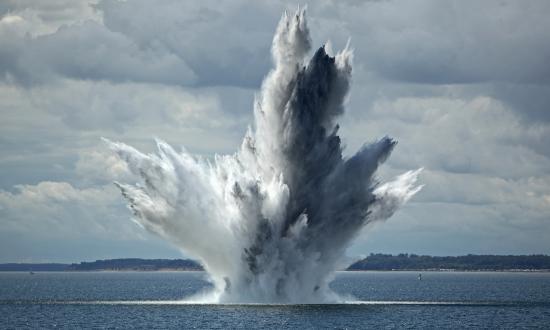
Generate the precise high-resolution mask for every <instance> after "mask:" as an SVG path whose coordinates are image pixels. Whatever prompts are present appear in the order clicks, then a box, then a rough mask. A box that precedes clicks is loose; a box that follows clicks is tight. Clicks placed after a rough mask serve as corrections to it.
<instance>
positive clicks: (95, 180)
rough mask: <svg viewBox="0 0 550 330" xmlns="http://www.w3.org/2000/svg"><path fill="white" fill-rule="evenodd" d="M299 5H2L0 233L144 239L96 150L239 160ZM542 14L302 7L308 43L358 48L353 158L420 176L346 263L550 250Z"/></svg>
mask: <svg viewBox="0 0 550 330" xmlns="http://www.w3.org/2000/svg"><path fill="white" fill-rule="evenodd" d="M295 7H296V5H295V4H294V3H290V2H285V1H275V2H270V3H263V2H262V3H259V2H252V1H244V0H242V1H234V2H231V3H229V2H226V3H219V2H218V1H203V2H201V3H195V2H182V1H176V0H164V1H157V2H152V1H147V0H134V1H114V0H113V1H111V0H105V1H99V2H96V1H85V0H83V1H72V0H54V1H42V2H37V1H31V0H23V1H18V0H17V1H16V0H8V1H4V2H1V3H0V44H1V45H2V47H0V80H1V81H3V82H2V83H0V130H1V131H2V134H1V136H0V154H1V157H0V171H1V172H2V173H7V174H8V175H3V176H1V177H0V189H2V190H0V205H1V207H2V209H1V210H0V213H2V218H1V220H0V221H2V225H3V229H2V230H1V231H0V234H1V235H4V237H5V238H7V237H8V236H10V237H15V236H12V235H10V234H8V233H15V231H17V233H19V234H20V235H22V236H21V237H23V238H21V240H22V241H25V237H27V241H26V242H28V241H29V238H28V237H35V238H36V237H38V236H44V237H49V236H56V235H57V237H59V236H61V234H59V233H58V231H59V229H60V228H61V229H62V230H61V231H59V232H62V233H65V234H66V235H68V236H70V235H79V237H81V238H82V239H84V238H86V237H88V238H93V240H95V239H98V240H101V239H102V238H103V242H105V241H110V242H111V244H114V243H113V242H114V241H115V240H114V239H113V237H115V236H116V234H115V232H120V233H122V232H124V231H126V230H128V233H130V234H128V235H134V234H135V233H136V232H137V233H140V231H139V230H138V229H136V228H134V227H135V226H134V225H133V224H131V223H130V222H129V221H128V219H129V218H130V214H129V212H128V211H127V210H125V209H124V206H123V205H122V201H121V199H120V198H119V196H118V195H117V194H116V193H115V192H114V190H113V188H112V186H111V184H110V183H109V182H110V181H112V180H113V179H115V178H118V179H119V180H124V179H125V178H127V174H126V170H125V168H124V167H123V165H121V164H119V163H118V162H117V160H116V159H115V158H113V156H112V155H109V154H108V153H106V150H105V149H103V145H102V143H101V142H100V137H102V136H104V137H107V138H110V139H112V140H120V141H124V142H127V143H129V144H132V145H134V146H136V147H138V148H139V149H141V150H151V149H152V148H153V146H154V144H153V143H152V137H153V136H157V137H159V138H161V139H163V140H166V141H168V142H170V143H171V144H172V145H175V146H179V145H183V146H185V147H186V148H188V150H190V151H191V152H194V153H199V154H203V155H207V156H210V155H212V154H214V153H216V152H218V153H231V152H233V151H234V150H235V149H236V148H237V147H238V145H239V144H240V140H241V138H242V136H243V134H244V131H245V128H246V125H247V124H248V123H249V122H250V118H251V112H252V102H253V94H254V91H255V90H256V89H257V88H258V87H259V84H260V81H261V79H262V77H263V76H265V74H266V73H267V70H268V69H269V66H270V59H269V55H268V52H269V47H270V45H271V44H270V42H271V36H272V33H273V31H274V29H275V25H276V21H277V20H278V18H279V17H280V15H281V12H282V10H283V9H284V8H288V9H294V8H295ZM547 7H548V3H547V2H544V1H533V2H529V4H525V3H523V2H520V1H487V2H483V3H479V2H468V1H466V2H465V1H460V2H458V1H457V2H450V3H446V4H442V3H440V2H437V1H413V2H397V1H365V2H363V1H338V2H333V1H319V2H315V3H312V4H310V6H309V9H308V11H309V13H310V14H309V19H310V27H311V30H312V33H313V39H314V44H318V45H319V46H320V44H321V43H322V42H324V41H325V40H327V39H331V40H332V42H333V44H334V45H335V47H334V48H335V49H338V48H340V47H341V46H343V44H344V43H345V42H346V40H347V38H348V37H351V38H352V45H353V47H354V48H355V51H356V53H355V54H356V56H355V65H354V84H353V85H352V90H351V97H350V103H349V109H348V111H347V113H346V114H345V115H344V117H343V118H342V120H341V121H342V128H341V130H340V131H341V134H342V135H343V136H344V139H345V141H346V143H347V144H348V146H349V151H348V152H351V151H353V150H354V149H356V148H357V147H359V145H360V143H362V142H363V141H365V140H373V139H375V138H378V137H380V136H383V135H385V134H388V135H390V136H393V137H395V138H397V139H398V140H399V144H398V146H397V148H396V150H395V152H394V154H393V155H392V157H390V160H389V162H388V165H389V166H386V167H383V171H382V173H381V176H383V177H389V176H391V175H393V174H395V173H397V172H400V171H401V170H402V169H410V168H415V167H421V166H423V167H425V168H426V170H425V171H424V174H423V176H422V180H424V183H426V187H425V188H424V190H423V191H422V192H421V193H420V194H419V195H418V196H416V197H415V199H413V203H412V204H411V205H410V207H408V208H406V209H404V210H402V212H401V213H399V214H398V215H397V216H396V217H395V218H394V219H391V220H390V221H389V222H388V223H386V224H384V225H383V226H380V227H377V228H375V231H374V232H373V234H372V235H370V236H369V237H371V238H372V241H367V243H365V242H362V243H359V244H358V245H356V247H355V249H356V250H360V249H363V251H362V252H361V253H364V252H370V251H372V250H375V251H389V250H391V249H394V250H392V252H409V250H412V249H414V247H419V249H423V250H422V251H423V252H424V253H438V252H441V251H443V252H445V253H458V252H471V253H476V251H479V252H490V253H494V252H503V251H505V252H506V253H514V251H521V252H529V251H533V252H541V251H542V252H548V251H550V250H549V249H550V246H549V245H548V243H547V242H545V241H544V239H542V238H541V237H544V236H545V235H546V237H547V236H548V235H549V234H550V233H549V232H548V229H547V228H548V226H547V225H546V221H547V219H548V218H549V206H548V203H549V201H550V190H549V188H548V187H549V186H550V182H549V175H550V173H549V169H550V151H549V149H548V144H549V143H550V124H549V121H548V119H549V118H550V116H549V113H550V112H548V111H547V110H548V104H549V100H550V99H549V98H548V95H550V93H549V90H550V87H549V86H550V85H549V83H550V72H549V71H548V65H547V63H546V62H547V58H548V55H549V54H550V43H549V42H548V40H549V39H548V38H547V31H548V29H549V27H550V26H549V25H548V22H547V21H548V20H547V17H546V15H545V14H546V12H547V10H546V9H547ZM243 86H244V87H243ZM128 179H129V180H131V178H128ZM100 195H104V196H100ZM117 226H118V227H117ZM127 226H128V227H127ZM8 229H9V230H8ZM455 234H456V235H455ZM113 235H114V236H113ZM377 235H378V236H377ZM484 235H485V236H488V237H489V238H488V239H487V240H485V241H484V239H485V238H484V237H483V236H484ZM415 237H416V238H415ZM371 242H372V243H371ZM464 242H466V243H464ZM5 244H7V243H5ZM14 244H15V243H14ZM48 244H49V243H48ZM52 244H53V243H52ZM55 244H57V245H58V246H62V243H61V242H57V243H55ZM55 244H54V245H55ZM90 244H92V245H90V246H94V245H93V244H94V243H90ZM465 244H466V245H468V246H469V247H471V251H466V250H467V249H466V248H465V247H464V246H463V245H465ZM57 245H56V246H57ZM107 245H108V244H107ZM134 247H135V246H134ZM19 248H21V247H18V249H19ZM126 248H127V249H128V251H129V250H131V249H130V248H128V247H126ZM440 248H441V250H440ZM21 249H22V250H21V251H24V248H21ZM364 249H368V251H364ZM398 249H401V250H398ZM476 249H477V250H476ZM514 249H515V250H514ZM56 251H58V250H56ZM35 252H36V251H35ZM35 252H33V253H35ZM410 252H414V251H410ZM443 252H441V253H443ZM21 253H23V252H21ZM75 253H76V252H75ZM441 253H439V254H441ZM503 253H504V252H503ZM443 254H444V253H443ZM0 257H1V255H0Z"/></svg>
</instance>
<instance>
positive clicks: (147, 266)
mask: <svg viewBox="0 0 550 330" xmlns="http://www.w3.org/2000/svg"><path fill="white" fill-rule="evenodd" d="M163 269H164V270H202V267H201V265H200V264H199V263H198V262H196V261H194V260H191V259H138V258H128V259H110V260H96V261H92V262H81V263H79V264H71V265H70V266H69V267H68V268H67V270H76V271H89V270H163Z"/></svg>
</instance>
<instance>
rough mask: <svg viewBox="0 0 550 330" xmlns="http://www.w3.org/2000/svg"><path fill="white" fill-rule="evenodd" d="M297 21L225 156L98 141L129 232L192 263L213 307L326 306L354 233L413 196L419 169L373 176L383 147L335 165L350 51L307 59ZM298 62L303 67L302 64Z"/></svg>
mask: <svg viewBox="0 0 550 330" xmlns="http://www.w3.org/2000/svg"><path fill="white" fill-rule="evenodd" d="M304 14H305V13H304V11H303V10H301V11H298V12H297V13H296V14H295V15H286V14H285V15H283V17H282V19H281V21H280V22H279V25H278V27H277V31H276V33H275V37H274V39H273V45H272V56H273V62H274V68H273V70H272V71H271V72H269V74H268V75H267V77H266V78H265V80H264V82H263V84H262V88H261V91H260V93H259V95H258V96H257V97H256V100H255V103H254V125H253V126H252V127H250V128H249V129H248V131H247V133H246V135H245V137H244V140H243V142H242V145H241V147H240V149H239V150H238V151H237V152H236V153H235V154H233V155H224V156H216V157H215V159H214V160H213V161H208V160H206V159H202V158H199V157H195V156H192V155H190V154H189V153H188V152H186V151H185V150H183V151H181V152H177V151H175V150H174V149H173V148H172V147H171V146H169V145H168V144H166V143H164V142H162V141H157V146H158V152H157V153H156V154H143V153H141V152H139V151H138V150H136V149H134V148H132V147H130V146H128V145H125V144H123V143H116V142H110V141H107V143H108V144H109V146H110V147H111V148H112V150H114V151H115V152H116V153H117V154H118V155H119V156H120V158H121V159H122V160H124V161H125V162H126V163H127V164H128V167H129V169H130V170H131V171H132V172H133V173H135V174H136V175H139V176H140V177H141V183H139V184H136V185H129V184H124V183H116V184H117V186H118V187H119V188H120V189H121V191H122V194H123V195H124V197H125V198H126V199H127V200H128V202H129V207H130V208H131V209H132V211H133V212H134V215H135V221H136V222H138V223H139V224H140V225H141V226H143V227H144V228H145V229H146V230H148V231H150V232H152V233H155V234H157V235H159V236H161V237H163V238H165V239H167V240H169V241H170V242H172V243H173V244H175V245H176V246H178V247H179V248H181V249H182V250H183V251H185V252H186V254H188V255H190V256H192V257H194V258H196V259H198V260H200V261H201V263H202V264H203V266H204V267H205V269H206V271H207V272H208V273H209V274H210V276H211V280H212V282H213V283H214V286H215V290H214V292H212V293H211V294H210V295H209V296H208V298H207V299H208V300H210V301H213V302H241V303H242V302H257V303H310V302H315V303H319V302H338V301H341V299H340V298H339V297H338V296H337V295H336V294H335V293H333V292H332V291H331V290H330V288H329V286H328V284H329V282H330V281H331V280H332V278H333V272H334V271H335V270H336V269H339V268H343V267H345V266H346V265H345V264H344V263H343V262H344V255H345V251H346V249H347V247H348V246H349V245H350V244H351V243H352V241H353V239H354V238H355V237H356V236H357V235H358V234H359V233H360V231H361V229H362V228H363V227H364V226H365V225H367V224H369V223H373V222H377V221H383V220H385V219H387V218H389V217H390V216H392V215H393V213H394V212H395V211H396V210H397V209H398V208H399V207H400V206H401V205H402V204H403V203H405V202H406V201H407V200H408V199H410V198H411V197H412V196H413V195H414V194H415V193H416V192H418V191H419V190H420V188H421V187H420V186H415V181H416V179H417V175H418V173H419V170H416V171H410V172H407V173H404V174H403V175H401V176H399V177H397V178H395V179H394V180H393V181H390V182H387V183H379V182H377V180H376V179H375V177H374V174H375V171H376V170H377V168H378V166H379V165H380V164H381V163H383V162H384V161H385V160H386V159H387V157H388V156H389V155H390V153H391V151H392V150H393V148H394V147H395V144H396V141H394V140H392V139H391V138H389V137H383V138H381V139H380V140H379V141H378V142H375V143H373V144H367V145H364V146H363V147H362V148H361V149H360V150H359V151H357V153H356V154H355V155H353V156H352V157H349V158H343V156H342V146H341V140H340V137H339V136H338V124H337V123H336V119H337V117H338V116H340V115H342V113H343V112H344V101H345V98H346V95H347V93H348V90H349V87H350V78H351V71H352V70H351V60H352V55H353V53H352V50H351V49H350V48H349V46H347V47H346V48H345V49H344V50H342V51H340V52H338V53H337V54H336V55H335V56H331V55H330V54H327V51H326V50H325V48H324V47H321V48H319V49H317V50H316V51H315V52H314V54H313V56H312V57H311V58H310V59H309V61H306V57H307V56H308V54H309V52H310V49H311V42H310V37H309V31H308V27H307V23H306V19H305V16H304ZM306 62H307V64H306Z"/></svg>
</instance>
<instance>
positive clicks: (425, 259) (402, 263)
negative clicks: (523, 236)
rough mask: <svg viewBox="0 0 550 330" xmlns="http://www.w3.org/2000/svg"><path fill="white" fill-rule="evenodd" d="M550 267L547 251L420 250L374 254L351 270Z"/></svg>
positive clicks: (536, 268)
mask: <svg viewBox="0 0 550 330" xmlns="http://www.w3.org/2000/svg"><path fill="white" fill-rule="evenodd" d="M439 269H446V270H465V271H473V270H497V271H498V270H550V256H547V255H520V256H514V255H508V256H503V255H472V254H469V255H466V256H458V257H432V256H420V255H416V254H406V253H404V254H399V255H395V256H394V255H391V254H371V255H370V256H368V257H366V258H365V259H362V260H359V261H357V262H356V263H354V264H352V265H351V266H350V267H349V268H348V270H439Z"/></svg>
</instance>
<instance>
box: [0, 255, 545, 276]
mask: <svg viewBox="0 0 550 330" xmlns="http://www.w3.org/2000/svg"><path fill="white" fill-rule="evenodd" d="M9 271H12V272H13V271H20V272H52V271H54V272H55V271H58V272H90V271H94V272H120V271H136V272H143V271H164V272H169V271H174V272H177V271H203V267H202V266H201V264H200V263H199V262H197V261H195V260H191V259H140V258H125V259H107V260H96V261H92V262H80V263H72V264H65V263H4V264H0V272H9ZM341 271H386V272H387V271H411V272H516V273H518V272H550V256H547V255H520V256H514V255H507V256H503V255H466V256H450V257H438V256H436V257H432V256H420V255H415V254H399V255H390V254H371V255H369V256H368V257H366V258H364V259H362V260H359V261H357V262H355V263H353V264H352V265H350V266H349V267H348V268H347V269H345V270H341Z"/></svg>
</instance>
